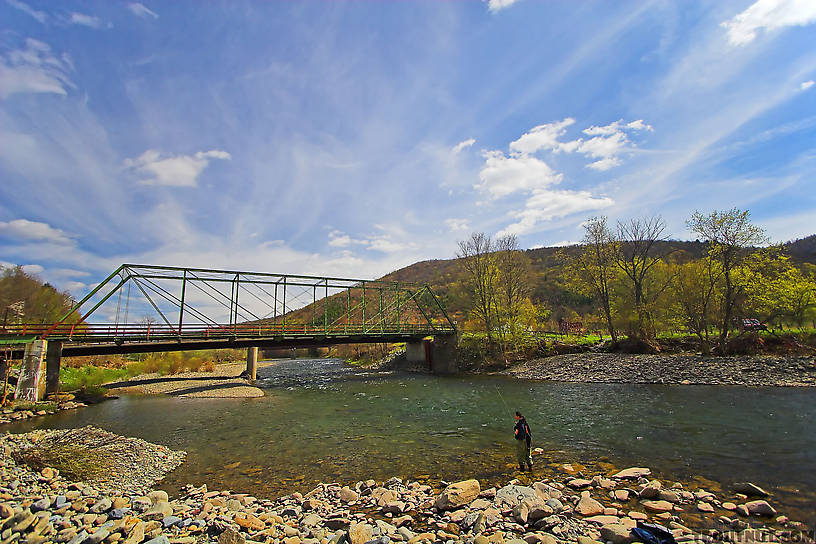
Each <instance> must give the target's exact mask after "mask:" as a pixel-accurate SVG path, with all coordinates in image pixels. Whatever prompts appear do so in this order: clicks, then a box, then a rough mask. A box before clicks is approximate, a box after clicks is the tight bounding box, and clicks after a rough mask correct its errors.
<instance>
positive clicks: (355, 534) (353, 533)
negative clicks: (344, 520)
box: [219, 523, 374, 544]
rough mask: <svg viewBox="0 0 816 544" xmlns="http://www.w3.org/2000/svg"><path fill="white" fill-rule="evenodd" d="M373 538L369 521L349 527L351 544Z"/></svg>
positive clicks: (358, 543) (363, 543)
mask: <svg viewBox="0 0 816 544" xmlns="http://www.w3.org/2000/svg"><path fill="white" fill-rule="evenodd" d="M373 538H374V528H373V527H372V526H371V525H369V524H367V523H352V524H351V527H349V540H350V541H351V544H365V543H366V542H368V541H370V540H372V539H373ZM219 544H221V543H219Z"/></svg>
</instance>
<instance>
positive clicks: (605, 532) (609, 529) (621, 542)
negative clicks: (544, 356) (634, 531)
mask: <svg viewBox="0 0 816 544" xmlns="http://www.w3.org/2000/svg"><path fill="white" fill-rule="evenodd" d="M601 539H603V541H604V542H612V544H629V543H630V542H632V541H633V540H634V538H632V537H631V536H630V530H629V528H628V527H626V526H625V525H621V524H619V523H610V524H609V525H604V526H603V527H601Z"/></svg>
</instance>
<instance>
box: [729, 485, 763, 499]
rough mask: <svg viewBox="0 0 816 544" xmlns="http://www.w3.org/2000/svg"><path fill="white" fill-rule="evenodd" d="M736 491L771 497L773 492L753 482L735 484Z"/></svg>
mask: <svg viewBox="0 0 816 544" xmlns="http://www.w3.org/2000/svg"><path fill="white" fill-rule="evenodd" d="M734 491H735V492H737V493H742V494H744V495H747V496H749V497H770V496H771V494H770V493H768V492H767V491H765V490H764V489H762V488H761V487H759V486H758V485H756V484H752V483H751V482H738V483H736V484H734Z"/></svg>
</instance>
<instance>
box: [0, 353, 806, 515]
mask: <svg viewBox="0 0 816 544" xmlns="http://www.w3.org/2000/svg"><path fill="white" fill-rule="evenodd" d="M259 386H260V387H262V388H264V389H265V392H266V396H265V397H263V398H259V399H183V398H172V397H159V396H123V397H122V398H121V399H119V400H115V401H109V402H105V403H102V404H99V405H95V406H90V407H88V408H86V409H82V410H75V411H70V412H64V413H61V414H58V415H56V416H53V417H50V418H46V419H38V420H35V421H31V420H29V421H26V422H21V423H18V424H15V425H13V426H9V430H11V431H12V432H24V431H27V430H30V429H32V428H37V427H61V428H65V427H76V426H82V425H88V424H94V425H98V426H100V427H103V428H105V429H107V430H110V431H113V432H116V433H120V434H124V435H130V436H138V437H140V438H144V439H146V440H149V441H151V442H157V443H161V444H165V445H167V446H170V447H172V448H176V449H184V450H186V451H187V452H188V454H189V455H188V457H187V460H186V461H185V463H184V464H183V465H182V466H181V467H180V468H179V469H177V470H176V471H174V472H173V473H171V474H170V475H168V477H167V479H166V480H165V482H164V483H163V487H165V488H168V489H170V490H173V489H176V488H178V487H179V486H181V485H183V484H185V483H203V482H206V483H208V485H209V486H210V488H219V489H227V488H229V489H233V490H241V491H246V492H250V493H253V494H255V495H258V496H276V495H280V494H283V493H289V492H291V491H293V490H301V491H304V490H308V489H311V487H313V484H314V483H316V482H318V481H324V482H327V481H337V482H351V483H353V482H355V481H357V480H359V479H366V478H375V479H385V478H389V477H391V476H400V477H404V478H405V477H407V478H412V479H428V480H439V479H445V480H456V479H461V478H466V477H476V478H479V479H480V480H482V482H483V483H505V482H506V481H507V480H508V479H509V478H511V477H512V476H511V475H513V474H514V473H513V471H512V466H513V453H512V428H513V424H514V421H513V417H512V414H513V412H514V411H515V410H521V411H522V412H523V413H525V415H527V419H528V421H529V423H530V427H531V429H532V432H533V439H534V446H537V447H541V448H544V449H545V450H546V451H547V453H546V455H545V456H543V457H539V458H537V459H536V462H537V469H536V470H537V471H538V472H539V475H545V473H546V472H548V471H550V470H553V469H554V467H555V466H556V464H557V463H563V462H578V463H582V464H585V465H587V466H589V467H590V468H598V462H599V461H606V462H610V463H612V464H614V465H616V466H617V467H621V468H623V467H625V466H630V465H639V466H648V467H651V468H652V470H653V471H655V472H656V473H658V474H659V475H661V476H663V477H666V478H668V479H673V480H683V481H692V480H693V479H694V478H695V477H698V479H699V477H704V478H705V479H708V480H713V481H714V482H708V481H706V480H699V481H700V482H702V483H704V485H705V486H706V487H707V488H709V489H712V488H713V489H712V490H714V491H717V486H718V485H723V486H724V488H725V489H727V488H728V485H729V484H731V483H733V482H736V481H745V480H750V481H753V482H755V483H758V484H759V485H762V486H766V487H769V488H772V489H773V490H774V492H775V494H776V497H775V500H776V501H777V502H782V503H783V505H784V506H786V507H787V508H786V512H787V513H793V514H797V513H799V514H800V515H808V513H809V512H811V511H812V510H813V509H814V506H816V494H814V490H816V402H814V401H816V390H814V389H810V388H742V387H722V386H671V385H621V384H574V383H553V382H533V381H519V380H514V379H510V378H504V377H498V376H466V377H461V376H459V377H437V376H425V375H415V374H402V373H400V374H386V375H382V374H372V373H368V372H364V371H359V370H357V369H352V368H349V367H347V366H346V365H345V364H343V363H342V362H340V361H336V360H323V359H318V360H304V359H298V360H283V361H280V362H279V363H277V364H276V365H274V366H271V367H264V368H261V369H260V370H259ZM548 463H549V464H550V466H546V465H547V464H548ZM603 468H606V469H607V470H609V469H610V467H608V466H606V465H603ZM598 470H602V469H601V468H598Z"/></svg>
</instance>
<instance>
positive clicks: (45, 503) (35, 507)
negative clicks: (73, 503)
mask: <svg viewBox="0 0 816 544" xmlns="http://www.w3.org/2000/svg"><path fill="white" fill-rule="evenodd" d="M50 506H51V499H49V498H48V497H43V498H42V499H40V500H38V501H34V503H33V504H32V505H31V511H32V512H40V511H42V510H48V508H49V507H50Z"/></svg>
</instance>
